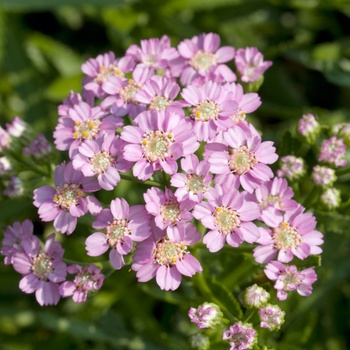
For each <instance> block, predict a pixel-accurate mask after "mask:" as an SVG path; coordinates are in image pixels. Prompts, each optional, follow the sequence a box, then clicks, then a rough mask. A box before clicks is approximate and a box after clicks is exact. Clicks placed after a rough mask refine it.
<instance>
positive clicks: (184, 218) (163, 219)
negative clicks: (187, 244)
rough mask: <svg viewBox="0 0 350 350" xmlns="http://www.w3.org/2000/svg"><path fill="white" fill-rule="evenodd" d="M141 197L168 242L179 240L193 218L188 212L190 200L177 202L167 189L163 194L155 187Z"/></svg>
mask: <svg viewBox="0 0 350 350" xmlns="http://www.w3.org/2000/svg"><path fill="white" fill-rule="evenodd" d="M143 197H144V199H145V203H146V210H147V211H148V213H150V214H151V215H153V216H154V217H155V218H154V221H155V224H156V225H157V226H158V227H159V228H160V229H161V230H166V233H167V236H168V237H169V240H170V241H179V240H181V239H182V238H183V237H184V234H185V229H186V223H187V222H189V221H191V219H192V218H193V216H192V214H191V213H190V210H191V209H192V208H193V205H194V203H193V202H192V201H190V200H185V201H178V200H177V198H176V197H175V196H174V193H173V192H172V191H171V190H170V189H168V188H165V192H163V191H162V190H160V189H159V188H157V187H152V188H150V189H149V190H147V192H146V193H144V195H143Z"/></svg>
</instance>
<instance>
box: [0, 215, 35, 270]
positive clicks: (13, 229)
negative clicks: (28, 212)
mask: <svg viewBox="0 0 350 350" xmlns="http://www.w3.org/2000/svg"><path fill="white" fill-rule="evenodd" d="M31 236H33V223H32V222H31V221H30V220H25V221H23V222H22V223H20V222H18V221H16V222H14V223H13V225H12V226H7V228H6V230H5V231H4V238H3V240H2V247H1V251H0V252H1V254H2V255H4V256H5V260H4V262H5V264H6V265H9V264H13V255H14V254H15V253H17V252H23V251H24V250H23V247H22V242H23V241H24V240H25V239H26V238H30V237H31Z"/></svg>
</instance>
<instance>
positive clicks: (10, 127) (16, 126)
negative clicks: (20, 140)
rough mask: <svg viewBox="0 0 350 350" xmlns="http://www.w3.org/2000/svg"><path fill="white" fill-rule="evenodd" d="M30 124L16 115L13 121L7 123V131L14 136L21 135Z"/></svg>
mask: <svg viewBox="0 0 350 350" xmlns="http://www.w3.org/2000/svg"><path fill="white" fill-rule="evenodd" d="M28 127H29V125H28V124H27V123H26V122H25V121H24V120H23V119H21V118H20V117H14V118H13V119H12V121H11V123H6V131H7V132H8V134H9V135H11V136H13V137H20V136H21V135H22V134H23V133H24V132H25V131H26V130H28Z"/></svg>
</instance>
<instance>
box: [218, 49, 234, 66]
mask: <svg viewBox="0 0 350 350" xmlns="http://www.w3.org/2000/svg"><path fill="white" fill-rule="evenodd" d="M234 56H235V49H234V48H233V47H231V46H222V47H220V48H219V49H218V50H217V51H216V53H215V57H216V61H217V63H225V62H228V61H230V60H232V59H233V57H234Z"/></svg>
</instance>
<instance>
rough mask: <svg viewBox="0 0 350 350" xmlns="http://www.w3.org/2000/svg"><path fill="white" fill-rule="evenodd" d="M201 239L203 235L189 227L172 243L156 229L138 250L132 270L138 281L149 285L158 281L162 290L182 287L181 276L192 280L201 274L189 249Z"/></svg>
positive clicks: (191, 226)
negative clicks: (198, 273)
mask: <svg viewBox="0 0 350 350" xmlns="http://www.w3.org/2000/svg"><path fill="white" fill-rule="evenodd" d="M200 238H201V234H200V233H199V232H198V231H197V230H196V228H195V226H194V225H192V224H190V223H189V224H187V227H186V230H185V235H184V237H183V239H181V240H179V241H170V240H169V238H168V237H167V236H166V234H165V231H162V230H160V229H159V228H158V227H156V226H155V225H154V227H153V228H152V235H151V236H150V237H149V238H148V239H146V240H145V241H143V242H141V243H138V244H137V246H136V250H135V253H134V257H133V259H134V263H133V264H132V266H131V268H132V270H134V271H136V277H137V279H138V281H139V282H147V281H149V280H151V279H152V278H154V277H156V281H157V284H158V285H159V287H160V288H161V289H162V290H175V289H177V288H178V287H179V286H180V284H181V279H182V275H184V276H187V277H192V276H193V275H195V274H196V273H197V272H202V267H201V265H200V263H199V261H198V260H197V259H196V258H195V257H194V256H193V255H192V254H191V253H190V251H189V250H188V247H187V246H189V245H192V244H195V243H197V242H198V241H199V240H200Z"/></svg>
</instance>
